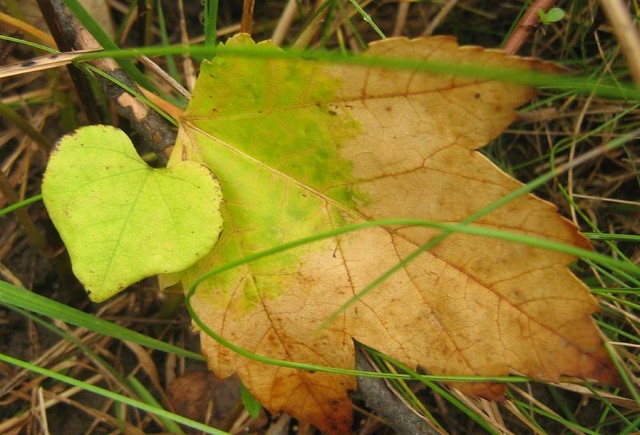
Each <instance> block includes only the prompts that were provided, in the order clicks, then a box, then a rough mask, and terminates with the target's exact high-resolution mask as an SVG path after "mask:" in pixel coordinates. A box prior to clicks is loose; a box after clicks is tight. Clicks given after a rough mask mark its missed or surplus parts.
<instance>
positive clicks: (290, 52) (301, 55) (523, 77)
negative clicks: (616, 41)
mask: <svg viewBox="0 0 640 435" xmlns="http://www.w3.org/2000/svg"><path fill="white" fill-rule="evenodd" d="M211 50H212V48H211V47H208V46H203V45H195V46H194V45H190V46H184V45H171V46H168V47H144V48H129V49H121V50H105V51H101V52H96V53H87V54H83V55H82V56H78V57H77V58H76V61H77V62H82V61H86V60H91V59H99V58H104V57H112V58H114V59H120V58H124V57H136V56H140V55H143V54H144V55H147V56H164V55H167V54H187V53H188V54H191V55H200V56H210V55H211V54H212V53H211ZM218 50H224V53H225V55H228V56H241V57H246V58H258V59H265V58H273V59H311V60H320V61H324V62H332V63H337V64H346V65H360V66H374V67H379V68H389V69H400V70H416V71H421V72H430V73H435V74H458V75H461V76H473V77H478V78H483V79H487V80H501V81H505V82H509V83H518V84H523V85H529V86H535V87H545V88H546V89H552V90H553V91H554V92H560V91H567V90H571V91H572V92H575V93H577V94H587V95H591V94H593V95H595V96H599V97H603V98H612V99H623V100H637V99H638V98H640V90H638V89H637V88H636V87H634V86H632V85H630V84H625V83H620V84H615V83H605V84H603V83H600V82H598V81H594V80H591V79H589V78H588V77H584V76H567V75H561V74H547V73H540V72H535V71H529V72H524V71H521V70H518V71H514V70H511V69H504V68H495V67H488V66H484V65H471V64H459V63H451V62H435V61H425V60H422V61H416V60H408V59H397V58H380V57H367V56H348V55H344V54H340V53H335V52H329V51H326V50H314V51H303V50H296V49H287V50H277V51H276V50H252V49H248V48H242V47H226V46H224V47H219V46H216V47H215V51H216V52H217V51H218Z"/></svg>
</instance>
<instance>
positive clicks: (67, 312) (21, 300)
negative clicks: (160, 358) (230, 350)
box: [0, 281, 204, 361]
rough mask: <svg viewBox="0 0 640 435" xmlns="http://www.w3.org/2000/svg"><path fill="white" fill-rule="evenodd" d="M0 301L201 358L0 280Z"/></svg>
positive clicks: (113, 334) (193, 357)
mask: <svg viewBox="0 0 640 435" xmlns="http://www.w3.org/2000/svg"><path fill="white" fill-rule="evenodd" d="M0 304H2V305H5V306H7V307H8V308H12V307H13V306H17V307H20V308H23V309H25V310H28V311H32V312H35V313H38V314H42V315H44V316H47V317H51V318H52V319H58V320H61V321H63V322H66V323H69V324H72V325H75V326H81V327H83V328H86V329H89V330H91V331H95V332H99V333H101V334H104V335H108V336H110V337H115V338H119V339H121V340H127V341H131V342H134V343H138V344H141V345H142V346H146V347H148V348H151V349H156V350H160V351H163V352H170V353H174V354H176V355H180V356H183V357H186V358H191V359H195V360H199V361H204V357H203V356H202V355H200V354H197V353H194V352H189V351H188V350H185V349H182V348H180V347H177V346H173V345H171V344H168V343H165V342H162V341H160V340H156V339H154V338H151V337H147V336H146V335H143V334H140V333H138V332H135V331H132V330H130V329H127V328H124V327H122V326H119V325H116V324H115V323H111V322H108V321H106V320H103V319H100V318H98V317H95V316H92V315H90V314H87V313H84V312H82V311H80V310H76V309H75V308H71V307H68V306H66V305H64V304H61V303H59V302H56V301H54V300H51V299H48V298H45V297H44V296H40V295H38V294H36V293H33V292H30V291H29V290H25V289H23V288H20V287H16V286H13V285H11V284H9V283H7V282H5V281H0Z"/></svg>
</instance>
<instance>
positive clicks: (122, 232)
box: [100, 159, 151, 288]
mask: <svg viewBox="0 0 640 435" xmlns="http://www.w3.org/2000/svg"><path fill="white" fill-rule="evenodd" d="M134 160H135V159H134ZM135 161H136V162H137V160H135ZM137 163H139V164H140V162H137ZM142 164H144V163H142ZM139 170H144V171H145V172H146V175H145V177H144V179H143V180H142V182H141V183H140V189H138V192H137V193H136V197H135V198H134V199H133V201H131V207H130V208H129V210H128V212H127V216H126V217H125V218H124V221H123V224H122V227H121V228H120V234H119V235H118V238H117V239H116V241H115V245H114V246H113V249H112V251H111V255H110V256H109V262H108V263H107V267H106V268H105V272H104V274H103V275H102V280H101V282H100V287H101V288H103V287H104V283H105V281H106V280H107V277H108V276H109V273H110V272H111V266H112V265H113V260H114V258H115V257H116V251H117V250H118V248H119V247H120V243H121V242H122V237H123V234H124V232H125V229H126V227H127V226H128V224H129V219H130V218H131V214H132V213H133V210H134V209H135V208H136V205H137V203H138V198H140V194H141V193H142V191H143V189H144V186H145V185H146V183H147V180H148V178H149V176H150V175H151V169H149V168H140V169H139Z"/></svg>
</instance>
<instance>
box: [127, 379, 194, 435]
mask: <svg viewBox="0 0 640 435" xmlns="http://www.w3.org/2000/svg"><path fill="white" fill-rule="evenodd" d="M127 380H128V381H129V384H130V385H131V387H132V388H133V390H134V391H135V392H136V394H138V396H140V398H141V399H142V400H144V402H145V403H148V404H149V405H151V406H153V407H154V408H158V409H162V405H161V404H160V403H159V402H158V401H157V400H156V398H155V397H153V394H151V392H150V391H149V390H147V389H146V388H145V386H144V385H142V383H141V382H140V381H139V380H138V379H137V378H136V377H135V376H128V377H127ZM158 418H159V419H160V421H162V424H164V427H166V428H167V429H168V430H169V432H170V433H172V434H184V432H183V431H182V429H180V426H178V425H177V424H176V422H175V421H173V420H172V419H170V418H167V417H165V416H161V415H158Z"/></svg>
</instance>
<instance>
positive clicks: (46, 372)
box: [0, 353, 227, 435]
mask: <svg viewBox="0 0 640 435" xmlns="http://www.w3.org/2000/svg"><path fill="white" fill-rule="evenodd" d="M0 361H3V362H5V363H7V364H11V365H14V366H17V367H20V368H23V369H26V370H29V371H32V372H34V373H37V374H39V375H43V376H47V377H49V378H52V379H55V380H57V381H60V382H64V383H66V384H69V385H73V386H75V387H79V388H82V389H83V390H85V391H90V392H92V393H95V394H98V395H100V396H103V397H106V398H108V399H111V400H115V401H117V402H121V403H124V404H126V405H129V406H132V407H134V408H137V409H140V410H142V411H145V412H149V413H152V414H155V415H158V416H162V417H164V418H167V419H169V420H173V421H175V422H177V423H180V424H184V425H185V426H188V427H191V428H194V429H197V430H201V431H203V432H204V433H208V434H214V435H221V434H227V432H224V431H221V430H219V429H215V428H212V427H210V426H207V425H204V424H202V423H199V422H197V421H194V420H191V419H188V418H185V417H182V416H180V415H176V414H173V413H171V412H169V411H166V410H165V409H162V408H157V407H155V406H151V405H148V404H146V403H142V402H139V401H137V400H133V399H131V398H129V397H126V396H123V395H121V394H118V393H114V392H112V391H109V390H105V389H104V388H100V387H97V386H95V385H91V384H87V383H86V382H82V381H79V380H78V379H75V378H72V377H69V376H66V375H62V374H60V373H56V372H54V371H51V370H47V369H45V368H42V367H40V366H37V365H35V364H32V363H30V362H27V361H22V360H19V359H17V358H13V357H11V356H9V355H5V354H3V353H0Z"/></svg>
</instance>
